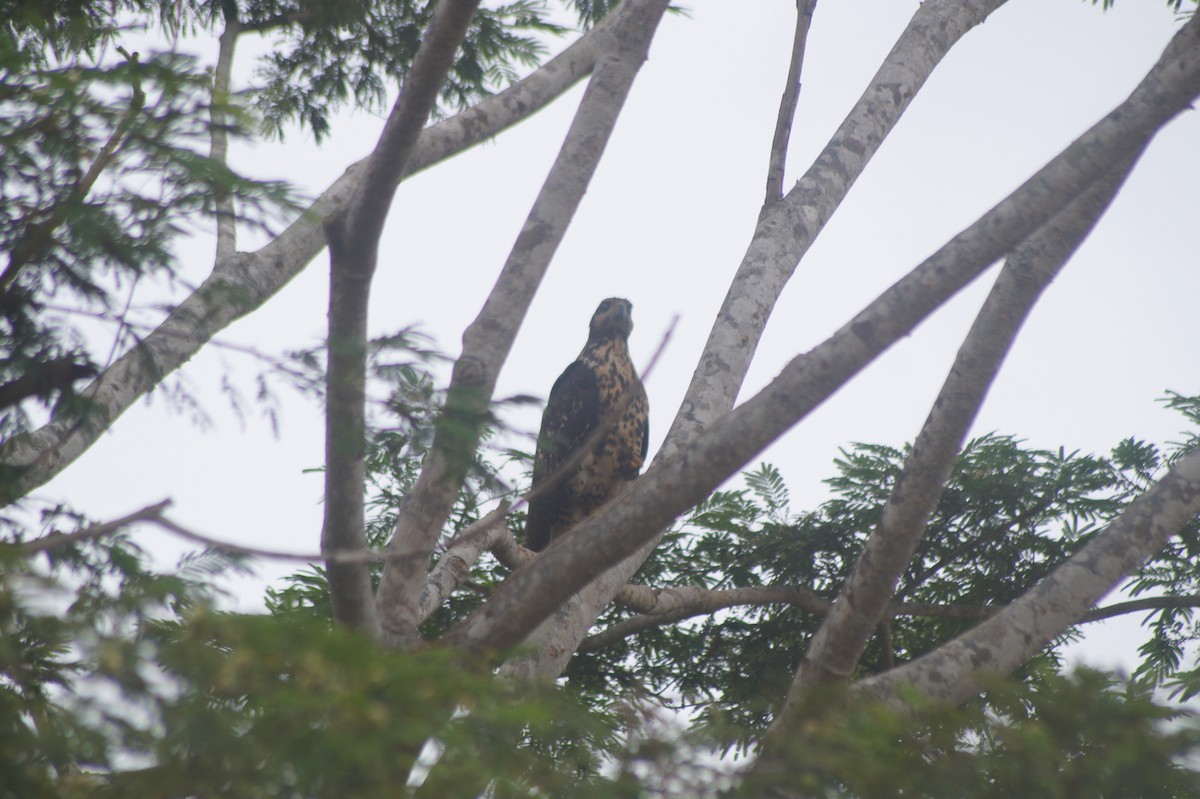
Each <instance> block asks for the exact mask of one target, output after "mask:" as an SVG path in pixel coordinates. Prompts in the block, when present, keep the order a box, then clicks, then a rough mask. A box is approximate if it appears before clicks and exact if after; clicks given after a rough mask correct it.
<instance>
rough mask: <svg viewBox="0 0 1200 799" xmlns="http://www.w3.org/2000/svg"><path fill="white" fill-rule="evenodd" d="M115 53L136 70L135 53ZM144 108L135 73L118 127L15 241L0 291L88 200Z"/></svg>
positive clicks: (1, 280)
mask: <svg viewBox="0 0 1200 799" xmlns="http://www.w3.org/2000/svg"><path fill="white" fill-rule="evenodd" d="M117 51H118V52H119V53H120V54H121V55H122V56H124V57H125V58H126V59H127V60H128V61H129V62H130V63H131V64H133V65H134V66H135V67H136V66H137V63H138V54H137V53H132V54H131V53H129V52H128V51H127V50H126V49H125V48H123V47H118V48H117ZM145 105H146V93H145V92H144V91H142V85H141V82H140V80H139V79H138V78H137V73H136V72H135V73H134V80H133V96H132V97H131V98H130V100H129V108H127V109H125V113H124V114H122V115H121V119H120V120H119V121H118V122H117V127H116V128H115V129H114V130H113V132H112V134H111V135H110V136H109V137H108V141H106V142H105V143H104V146H103V147H101V148H100V152H98V153H96V158H95V159H94V160H93V161H92V164H91V166H89V167H88V171H87V172H86V173H85V174H84V176H83V177H82V178H80V180H79V182H78V183H76V184H75V186H74V187H73V188H72V189H71V191H70V193H69V195H68V197H67V199H66V200H64V201H63V202H62V203H59V204H58V205H56V206H55V207H54V208H53V209H52V210H51V211H50V213H49V215H48V216H47V217H46V219H45V220H44V221H42V222H35V223H31V224H30V225H29V227H28V228H26V230H25V233H24V235H23V236H22V237H21V238H20V239H19V240H18V241H17V243H16V246H14V247H13V250H12V254H11V255H10V256H9V259H8V265H7V266H5V267H4V272H3V274H0V291H3V290H5V289H7V288H8V287H9V286H11V285H12V283H13V281H15V280H16V279H17V275H18V274H19V273H20V271H21V267H23V266H24V265H25V264H27V263H29V261H30V260H32V259H33V258H34V256H36V255H37V252H38V250H40V249H41V248H42V247H44V246H46V245H47V243H49V241H50V239H51V236H52V235H53V233H54V231H55V230H56V229H57V228H58V227H59V226H60V225H61V224H62V223H63V222H65V221H66V214H65V213H64V212H63V207H64V206H69V205H71V204H72V203H73V202H78V201H80V200H82V199H84V198H85V197H87V195H88V193H89V192H90V191H91V190H92V187H93V186H94V185H96V181H97V180H98V179H99V178H100V173H101V172H103V171H104V170H105V168H107V167H108V165H109V164H110V163H112V160H113V156H114V155H115V154H116V152H117V148H118V147H120V145H121V143H122V142H123V141H124V140H125V136H126V134H128V132H129V126H130V125H132V124H133V120H134V118H135V117H136V116H137V115H138V114H139V113H141V110H142V108H144V107H145Z"/></svg>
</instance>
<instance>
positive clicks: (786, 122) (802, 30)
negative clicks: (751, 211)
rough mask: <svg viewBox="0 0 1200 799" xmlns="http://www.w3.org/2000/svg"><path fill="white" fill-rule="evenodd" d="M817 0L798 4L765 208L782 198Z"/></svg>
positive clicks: (768, 168)
mask: <svg viewBox="0 0 1200 799" xmlns="http://www.w3.org/2000/svg"><path fill="white" fill-rule="evenodd" d="M816 7H817V0H796V33H795V34H794V36H793V37H792V59H791V61H790V62H789V64H788V74H787V81H786V82H785V83H784V87H783V97H782V98H781V99H780V101H779V116H778V118H777V119H776V120H775V135H774V136H773V137H772V138H771V156H770V160H769V162H768V165H767V193H766V197H765V198H764V199H763V208H764V209H766V208H768V207H770V206H771V205H774V204H775V203H776V202H778V201H779V200H780V199H781V198H782V197H783V173H784V169H785V167H786V166H787V148H788V143H789V142H790V141H791V139H792V122H793V120H794V119H795V116H796V104H797V103H798V102H799V101H800V70H801V68H802V67H803V65H804V45H805V43H806V42H807V41H808V28H809V25H810V24H811V23H812V15H813V10H814V9H815V8H816Z"/></svg>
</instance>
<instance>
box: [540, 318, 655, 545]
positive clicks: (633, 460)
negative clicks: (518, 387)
mask: <svg viewBox="0 0 1200 799" xmlns="http://www.w3.org/2000/svg"><path fill="white" fill-rule="evenodd" d="M631 310H632V306H631V305H630V303H629V301H628V300H623V299H619V298H609V299H607V300H604V301H603V302H602V303H600V306H599V307H598V308H597V309H596V313H595V314H594V315H593V316H592V321H591V324H590V326H589V335H588V342H587V345H586V346H584V348H583V351H582V352H580V354H579V357H578V358H576V359H575V361H574V362H573V363H571V365H570V366H568V367H567V368H566V370H565V371H564V372H563V373H562V375H561V376H559V378H558V380H557V381H555V383H554V387H553V388H552V389H551V390H550V397H549V399H548V400H547V402H546V410H545V412H544V413H543V414H542V426H541V431H540V432H539V434H538V443H537V453H536V455H535V457H534V465H533V492H532V494H531V497H530V500H529V514H528V521H527V523H526V528H525V543H526V546H528V547H529V548H530V549H532V550H535V551H537V550H541V549H544V548H545V547H546V546H547V545H548V544H549V543H550V542H551V541H553V540H554V539H555V538H557V537H558V536H559V535H561V534H562V533H564V532H566V531H567V530H569V529H571V528H572V527H574V526H575V525H576V524H578V523H579V522H581V521H583V520H584V519H586V518H587V517H588V516H591V515H592V514H593V513H594V512H595V511H596V510H598V509H599V508H600V507H601V506H602V505H604V504H605V503H606V502H608V501H609V500H610V499H612V498H613V497H615V496H616V495H617V494H619V493H620V492H621V490H622V489H623V488H624V487H625V486H626V485H627V484H628V483H630V482H632V481H633V480H634V479H635V478H636V477H637V475H638V472H639V471H640V470H641V468H642V463H643V462H644V461H645V458H646V448H647V445H648V443H649V435H648V434H649V430H648V424H649V423H648V419H649V403H648V401H647V399H646V391H645V389H644V387H643V386H642V382H641V380H639V379H638V376H637V370H636V369H635V368H634V366H633V362H632V360H630V357H629V347H628V343H627V340H628V337H629V333H630V331H631V330H632V327H633V320H632V315H631Z"/></svg>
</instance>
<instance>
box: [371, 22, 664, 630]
mask: <svg viewBox="0 0 1200 799" xmlns="http://www.w3.org/2000/svg"><path fill="white" fill-rule="evenodd" d="M666 7H667V0H628V1H627V2H625V3H622V4H621V6H619V7H618V8H617V10H616V11H615V12H614V14H615V15H616V19H614V21H613V23H612V26H611V29H609V30H606V31H604V32H603V34H602V38H603V42H604V43H603V44H602V45H601V46H602V48H603V55H602V56H601V57H600V59H599V60H598V62H597V64H596V67H595V71H594V72H593V74H592V78H591V80H590V81H589V82H588V87H587V90H586V91H585V92H584V95H583V99H582V100H581V101H580V105H579V110H578V111H577V112H576V115H575V119H574V120H573V121H572V123H571V127H570V129H569V130H568V131H567V136H566V139H565V140H564V142H563V146H562V148H561V149H560V151H559V154H558V157H557V158H556V159H555V162H554V164H553V165H552V166H551V168H550V173H549V174H548V175H547V176H546V181H545V183H544V184H543V185H542V189H541V191H540V192H539V194H538V197H537V199H536V200H535V201H534V205H533V208H532V209H531V210H530V212H529V216H528V217H527V218H526V221H525V224H524V226H523V227H522V229H521V232H520V234H519V235H518V236H517V241H516V243H515V244H514V245H513V249H512V252H511V253H510V255H509V257H508V260H507V261H506V263H505V264H504V268H503V269H502V270H501V272H500V276H499V277H498V278H497V280H496V285H495V287H494V288H493V289H492V291H491V293H490V294H489V295H488V298H487V301H486V302H485V303H484V307H483V309H482V310H481V311H480V313H479V316H478V317H476V319H475V321H473V322H472V323H471V325H470V326H469V327H468V328H467V330H466V331H465V332H464V333H463V351H462V354H461V355H460V356H459V358H458V360H457V361H456V362H455V364H454V370H453V373H452V375H451V378H450V387H449V390H448V392H447V396H446V404H445V407H444V409H443V411H442V414H441V417H440V418H439V421H438V427H437V432H436V433H435V436H434V441H433V446H432V447H431V448H430V452H429V455H428V456H427V457H426V459H425V463H424V464H423V465H422V467H421V474H420V476H419V477H418V478H417V481H416V484H415V485H414V486H413V489H412V491H411V492H410V493H409V495H408V496H407V497H405V499H404V501H403V502H402V504H401V507H400V508H399V509H398V513H397V517H396V529H395V532H394V534H393V536H392V541H391V543H390V544H389V547H390V551H391V552H392V553H393V554H395V555H396V557H395V558H394V559H391V560H389V561H388V563H387V565H386V566H385V568H384V572H383V578H382V580H381V581H380V585H379V592H378V596H377V601H378V606H379V615H380V618H381V621H382V624H383V631H384V634H385V637H386V640H387V641H388V643H389V644H390V645H391V646H395V647H399V648H411V647H414V646H417V645H418V644H419V643H420V635H419V633H418V631H417V627H418V624H419V619H420V596H421V589H422V586H423V585H424V582H425V574H426V571H427V567H428V563H429V557H430V555H431V554H432V553H433V548H434V545H435V544H436V543H437V540H438V538H439V537H440V535H441V532H442V525H443V524H444V522H445V520H446V518H447V517H448V516H449V514H450V509H451V507H452V506H453V503H454V498H455V496H456V495H457V493H458V490H459V487H460V486H461V485H462V480H463V477H464V476H465V472H466V465H467V464H468V463H469V462H470V459H471V457H472V453H474V451H475V448H476V447H477V446H478V443H479V433H480V428H481V425H482V422H483V419H484V416H485V414H486V411H487V406H488V403H489V402H490V401H491V397H492V392H493V391H494V389H495V386H496V380H497V378H498V376H499V373H500V368H501V367H502V366H503V365H504V361H505V360H506V359H507V358H508V353H509V351H510V349H511V348H512V343H513V341H514V340H515V339H516V336H517V332H518V331H519V330H520V326H521V322H522V321H523V320H524V318H525V314H526V312H527V311H528V309H529V305H530V303H531V302H532V301H533V297H534V294H535V293H536V292H537V288H538V286H539V285H540V284H541V280H542V277H543V276H544V275H545V273H546V270H547V268H549V266H550V260H551V259H552V258H553V256H554V253H555V251H556V250H557V249H558V245H559V243H560V242H561V241H562V239H563V236H564V235H565V234H566V231H567V227H568V226H569V225H570V223H571V219H572V218H573V217H574V214H575V210H576V209H577V208H578V207H579V203H580V202H581V201H582V200H583V196H584V194H585V193H586V191H587V187H588V185H589V184H590V182H591V179H592V176H593V175H594V174H595V170H596V167H597V165H598V164H599V162H600V158H601V156H602V155H603V153H604V149H605V146H606V144H607V143H608V139H609V137H610V136H611V134H612V131H613V129H614V127H615V126H616V122H617V118H618V116H619V115H620V112H621V109H622V108H623V107H624V103H625V99H626V98H627V97H628V95H629V90H630V88H631V87H632V86H633V81H634V79H635V78H636V76H637V73H638V71H639V70H640V69H641V66H642V63H643V62H644V61H645V60H646V54H647V51H648V49H649V47H650V40H651V39H652V38H653V36H654V32H655V30H656V29H657V27H658V22H659V20H660V19H661V17H662V15H663V13H664V12H665V11H666Z"/></svg>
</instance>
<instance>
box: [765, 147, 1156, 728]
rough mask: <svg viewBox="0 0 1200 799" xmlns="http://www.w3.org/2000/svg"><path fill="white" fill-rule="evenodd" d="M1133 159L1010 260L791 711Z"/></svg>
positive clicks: (807, 660)
mask: <svg viewBox="0 0 1200 799" xmlns="http://www.w3.org/2000/svg"><path fill="white" fill-rule="evenodd" d="M1135 161H1136V156H1134V157H1132V158H1127V159H1125V160H1124V162H1123V163H1121V164H1119V165H1117V166H1116V167H1114V169H1113V170H1112V171H1111V172H1110V173H1109V174H1108V175H1107V176H1106V177H1105V178H1104V179H1103V180H1099V181H1097V182H1096V183H1095V184H1093V185H1092V186H1091V188H1089V189H1088V191H1087V192H1085V193H1084V194H1082V195H1080V197H1079V199H1077V200H1076V201H1075V202H1073V203H1071V205H1069V206H1068V207H1067V208H1066V209H1064V210H1063V211H1062V213H1060V214H1058V215H1057V216H1056V217H1054V219H1052V220H1051V221H1050V222H1049V223H1047V224H1046V225H1045V226H1043V227H1042V228H1041V229H1040V230H1038V231H1037V233H1035V234H1034V235H1033V236H1031V237H1030V238H1029V239H1028V240H1027V241H1025V242H1024V243H1023V244H1022V245H1021V246H1020V247H1018V248H1017V250H1016V251H1015V252H1014V253H1013V254H1012V255H1011V256H1010V257H1009V258H1008V261H1007V263H1005V265H1004V269H1003V270H1001V272H1000V275H999V277H998V278H997V279H996V284H995V286H993V288H992V291H991V293H990V294H989V295H988V297H987V300H986V301H985V302H984V304H983V307H982V308H981V309H980V311H979V315H978V316H977V318H976V320H975V323H974V324H973V325H972V326H971V329H970V331H969V332H968V333H967V335H966V338H965V339H964V340H963V343H962V346H961V347H960V348H959V351H958V354H957V356H956V357H955V359H954V364H953V365H952V366H951V367H950V372H949V374H948V375H947V376H946V381H945V383H944V384H943V385H942V389H941V391H940V392H939V393H938V396H937V398H936V399H935V400H934V401H933V406H932V407H931V408H930V411H929V418H928V419H926V421H925V424H924V426H923V427H922V428H921V432H920V433H919V434H918V436H917V439H916V442H915V443H914V444H913V448H912V451H911V452H910V453H909V455H908V457H907V458H906V459H905V462H904V467H903V469H902V471H901V473H900V475H899V477H898V478H897V479H896V484H895V486H894V487H893V489H892V493H891V496H890V497H888V501H887V503H886V504H885V505H884V507H883V511H882V513H881V515H880V520H879V524H878V525H877V526H876V528H875V531H874V532H873V534H872V535H871V537H870V538H869V539H868V540H867V542H866V544H865V546H864V547H863V551H862V553H861V554H860V555H859V558H858V561H857V563H856V564H855V566H854V569H853V571H852V572H851V573H850V576H849V577H848V578H847V580H846V582H845V584H844V585H843V586H842V589H841V591H840V593H839V595H838V601H837V602H836V603H835V606H834V609H833V611H832V613H830V615H829V616H827V617H826V619H825V622H824V623H823V624H822V625H821V627H820V629H819V630H818V631H817V633H816V634H815V635H814V636H813V639H812V641H811V642H810V643H809V646H808V651H807V652H806V653H805V657H804V660H803V661H802V662H801V664H800V668H799V669H798V670H797V671H796V676H795V680H794V681H793V684H792V689H791V692H792V694H793V697H794V698H789V700H788V704H792V703H793V702H795V703H796V705H797V706H799V705H800V704H801V703H802V699H803V695H804V693H805V692H806V691H807V690H810V689H812V688H813V687H815V686H816V685H817V684H818V683H820V682H823V681H826V680H831V679H846V678H848V677H849V676H850V675H851V674H852V673H853V672H854V669H855V667H856V666H857V665H858V660H859V658H861V657H862V653H863V651H864V650H865V649H866V646H867V642H868V641H869V640H870V639H871V636H872V635H874V634H875V631H876V630H877V628H878V626H879V624H880V622H881V621H882V620H883V619H884V618H885V614H886V611H887V607H888V603H889V602H891V601H892V596H893V595H894V593H895V591H896V585H897V583H898V582H899V580H900V578H901V577H902V576H903V574H904V571H905V569H907V567H908V564H909V561H910V560H911V559H912V555H913V552H914V551H915V550H916V548H917V544H918V543H919V542H920V540H921V538H923V537H924V535H925V530H926V529H927V526H928V524H929V517H930V516H931V515H932V514H933V511H934V509H935V508H936V507H937V503H938V501H939V500H940V499H941V497H942V493H943V492H944V490H945V486H946V481H947V480H949V479H950V474H951V472H952V471H953V470H954V463H955V461H956V460H957V458H958V453H959V452H960V451H961V449H962V444H963V441H964V440H965V439H966V436H967V431H968V430H970V428H971V425H972V424H973V423H974V421H975V417H976V415H977V414H978V412H979V408H980V407H981V406H982V405H983V401H984V398H985V397H986V396H987V392H988V389H989V388H990V387H991V385H992V382H993V381H994V380H995V378H996V375H997V374H999V372H1000V367H1001V365H1002V364H1003V363H1004V359H1005V357H1006V356H1007V355H1008V351H1009V349H1010V348H1011V347H1012V344H1013V342H1014V341H1016V338H1017V334H1018V333H1019V332H1020V329H1021V326H1022V325H1023V324H1024V322H1025V319H1026V318H1027V317H1028V316H1029V314H1030V312H1031V311H1032V310H1033V306H1034V304H1035V303H1036V302H1037V300H1038V298H1039V297H1040V296H1041V294H1042V292H1043V291H1044V290H1045V288H1046V287H1047V286H1049V285H1050V283H1051V281H1053V280H1054V278H1055V277H1056V276H1057V275H1058V273H1059V272H1060V271H1061V270H1062V268H1063V267H1064V266H1065V265H1066V263H1067V261H1068V260H1069V259H1070V257H1071V255H1072V254H1073V253H1074V252H1075V250H1076V249H1077V248H1078V246H1079V245H1080V243H1082V242H1083V239H1084V238H1085V237H1086V236H1087V234H1088V233H1090V232H1091V230H1092V228H1093V227H1094V226H1095V225H1096V222H1097V221H1098V220H1099V219H1100V216H1101V215H1102V214H1103V213H1104V211H1105V210H1106V209H1107V208H1108V205H1109V203H1110V202H1111V201H1112V199H1113V197H1115V196H1116V193H1117V191H1118V190H1119V189H1120V188H1121V186H1122V185H1123V184H1124V182H1125V178H1126V176H1128V174H1129V171H1130V170H1131V169H1132V168H1133V165H1134V162H1135Z"/></svg>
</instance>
